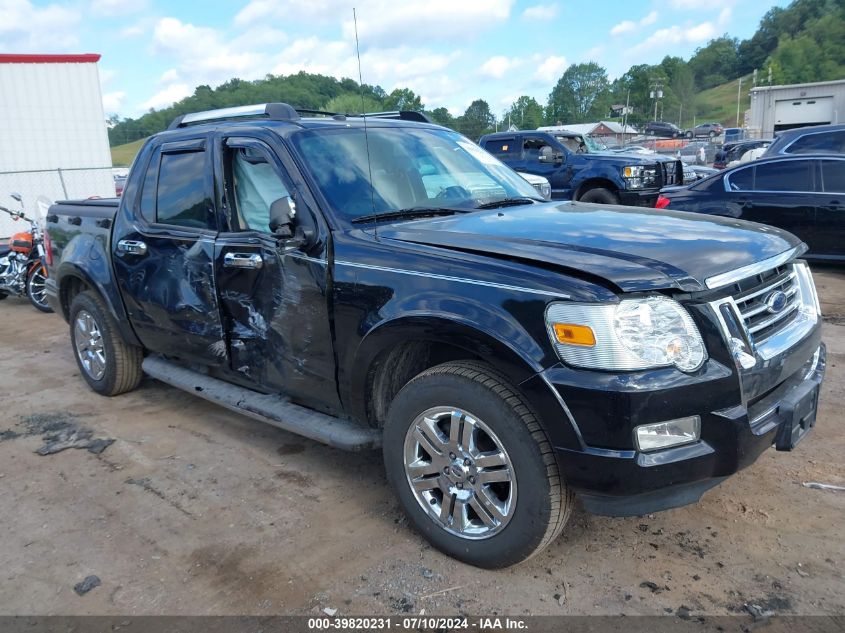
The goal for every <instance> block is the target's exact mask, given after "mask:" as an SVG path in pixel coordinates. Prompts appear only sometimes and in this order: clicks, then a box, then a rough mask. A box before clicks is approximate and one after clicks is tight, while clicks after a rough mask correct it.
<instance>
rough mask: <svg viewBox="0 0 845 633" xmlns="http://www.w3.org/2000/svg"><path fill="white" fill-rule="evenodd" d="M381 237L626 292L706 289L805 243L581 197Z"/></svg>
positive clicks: (398, 229) (398, 226) (746, 226)
mask: <svg viewBox="0 0 845 633" xmlns="http://www.w3.org/2000/svg"><path fill="white" fill-rule="evenodd" d="M378 235H379V238H381V239H391V240H400V241H403V242H412V243H416V244H425V245H429V246H435V247H441V248H447V249H453V250H456V251H463V252H471V253H476V254H481V255H485V256H491V257H501V258H510V259H514V258H516V259H519V260H522V261H525V262H529V263H536V264H541V265H543V266H545V267H549V266H553V267H555V268H560V269H561V272H566V271H570V274H576V275H586V276H590V277H594V278H595V277H598V278H601V279H604V280H606V281H608V282H610V283H611V284H613V285H615V286H616V287H618V288H619V289H620V290H622V291H625V292H631V291H642V290H652V289H660V288H665V289H669V288H676V289H680V290H684V291H690V292H694V291H697V290H704V289H706V285H705V280H706V279H707V278H709V277H712V276H714V275H718V274H720V273H725V272H728V271H731V270H735V269H737V268H740V267H742V266H746V265H748V264H752V263H755V262H758V261H761V260H764V259H767V258H769V257H774V256H776V255H779V254H781V253H783V252H785V251H787V250H789V249H791V248H793V247H795V246H799V245H801V241H800V240H799V239H798V238H796V237H795V236H794V235H792V234H790V233H787V232H785V231H781V230H779V229H776V228H773V227H769V226H765V225H762V224H756V223H753V222H745V221H742V220H735V219H731V218H722V217H715V216H709V215H701V214H696V213H685V212H683V211H656V210H649V209H641V208H634V207H621V206H605V205H600V204H587V203H580V202H550V203H545V204H534V205H528V206H520V207H507V208H502V209H495V210H489V211H477V212H474V213H468V214H462V215H454V216H449V217H445V218H432V219H425V220H417V221H411V222H401V223H394V224H389V225H381V226H379V228H378Z"/></svg>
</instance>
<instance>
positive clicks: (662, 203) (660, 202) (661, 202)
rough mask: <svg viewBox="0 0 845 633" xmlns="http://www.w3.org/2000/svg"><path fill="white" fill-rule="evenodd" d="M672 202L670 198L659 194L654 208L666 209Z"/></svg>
mask: <svg viewBox="0 0 845 633" xmlns="http://www.w3.org/2000/svg"><path fill="white" fill-rule="evenodd" d="M670 202H671V200H669V198H667V197H666V196H657V202H655V203H654V208H655V209H665V208H666V207H668V206H669V203H670Z"/></svg>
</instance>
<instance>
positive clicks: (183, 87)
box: [141, 84, 193, 110]
mask: <svg viewBox="0 0 845 633" xmlns="http://www.w3.org/2000/svg"><path fill="white" fill-rule="evenodd" d="M192 93H193V90H192V89H191V87H190V86H188V85H187V84H171V85H169V86H167V88H165V89H164V90H161V91H160V92H157V93H156V94H154V95H153V96H152V97H150V98H149V99H147V100H146V101H145V102H144V103H142V104H141V108H143V109H144V110H149V109H150V108H156V109H157V110H158V109H161V108H167V107H168V106H171V105H173V104H174V103H175V102H177V101H179V100H181V99H184V98H185V97H187V96H190V95H191V94H192Z"/></svg>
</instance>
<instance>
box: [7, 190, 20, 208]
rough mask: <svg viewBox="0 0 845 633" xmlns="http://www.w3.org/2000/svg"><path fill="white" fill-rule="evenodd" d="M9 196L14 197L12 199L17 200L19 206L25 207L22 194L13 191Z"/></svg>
mask: <svg viewBox="0 0 845 633" xmlns="http://www.w3.org/2000/svg"><path fill="white" fill-rule="evenodd" d="M9 195H10V196H12V198H14V199H15V200H17V201H18V204H20V205H21V206H23V197H22V196H21V194H19V193H18V192H17V191H12V192H11V193H9Z"/></svg>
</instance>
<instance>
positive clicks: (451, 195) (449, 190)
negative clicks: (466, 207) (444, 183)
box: [434, 185, 472, 200]
mask: <svg viewBox="0 0 845 633" xmlns="http://www.w3.org/2000/svg"><path fill="white" fill-rule="evenodd" d="M471 197H472V196H471V195H470V193H469V191H467V190H466V189H464V188H463V187H461V186H460V185H452V186H451V187H446V188H445V189H443V190H442V191H440V193H438V194H437V195H436V196H435V197H434V199H435V200H455V199H466V198H471Z"/></svg>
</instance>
